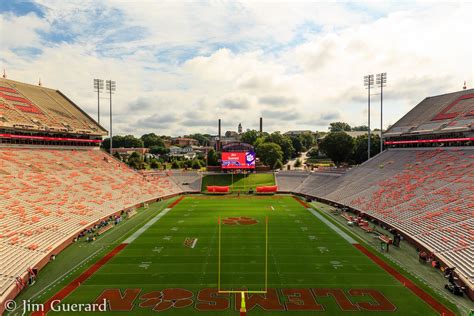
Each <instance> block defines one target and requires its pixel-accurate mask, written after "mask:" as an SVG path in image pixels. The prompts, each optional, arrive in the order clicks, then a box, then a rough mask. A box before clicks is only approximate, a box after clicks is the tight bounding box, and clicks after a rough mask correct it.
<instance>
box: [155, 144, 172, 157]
mask: <svg viewBox="0 0 474 316" xmlns="http://www.w3.org/2000/svg"><path fill="white" fill-rule="evenodd" d="M169 152H170V150H169V149H168V148H166V147H164V146H151V147H150V154H153V155H166V154H168V153H169Z"/></svg>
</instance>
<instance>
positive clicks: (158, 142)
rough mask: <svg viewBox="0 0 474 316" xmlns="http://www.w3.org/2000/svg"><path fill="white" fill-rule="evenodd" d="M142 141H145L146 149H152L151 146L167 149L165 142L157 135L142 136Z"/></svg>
mask: <svg viewBox="0 0 474 316" xmlns="http://www.w3.org/2000/svg"><path fill="white" fill-rule="evenodd" d="M140 139H141V140H142V141H143V146H144V147H146V148H150V147H151V146H159V147H165V143H164V142H163V140H162V139H161V137H160V136H158V135H156V134H155V133H149V134H145V135H142V137H140Z"/></svg>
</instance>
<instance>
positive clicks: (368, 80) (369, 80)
mask: <svg viewBox="0 0 474 316" xmlns="http://www.w3.org/2000/svg"><path fill="white" fill-rule="evenodd" d="M373 85H374V75H367V76H364V86H366V87H367V89H368V95H367V97H368V111H367V112H368V113H367V116H368V141H367V142H368V144H367V159H370V88H371V87H372V86H373Z"/></svg>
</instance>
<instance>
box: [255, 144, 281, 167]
mask: <svg viewBox="0 0 474 316" xmlns="http://www.w3.org/2000/svg"><path fill="white" fill-rule="evenodd" d="M256 152H257V156H258V157H259V158H260V161H261V162H263V163H264V164H265V165H267V166H270V167H274V166H275V163H276V162H277V161H278V160H280V161H281V160H282V159H283V152H282V150H281V147H280V145H278V144H275V143H263V144H260V145H259V146H258V147H257V148H256Z"/></svg>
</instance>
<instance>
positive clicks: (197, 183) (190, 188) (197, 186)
mask: <svg viewBox="0 0 474 316" xmlns="http://www.w3.org/2000/svg"><path fill="white" fill-rule="evenodd" d="M169 175H170V177H171V179H172V180H173V181H174V182H175V183H176V184H177V185H178V186H179V187H180V188H181V189H182V190H183V191H184V192H201V182H202V177H201V174H200V173H199V172H196V171H181V170H173V171H172V172H170V173H169Z"/></svg>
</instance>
